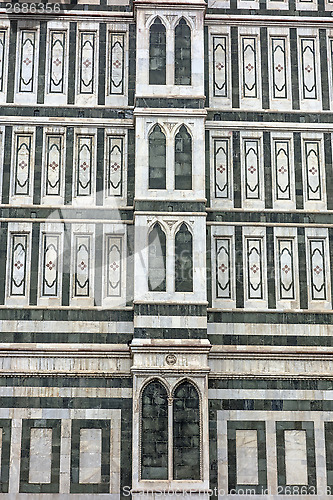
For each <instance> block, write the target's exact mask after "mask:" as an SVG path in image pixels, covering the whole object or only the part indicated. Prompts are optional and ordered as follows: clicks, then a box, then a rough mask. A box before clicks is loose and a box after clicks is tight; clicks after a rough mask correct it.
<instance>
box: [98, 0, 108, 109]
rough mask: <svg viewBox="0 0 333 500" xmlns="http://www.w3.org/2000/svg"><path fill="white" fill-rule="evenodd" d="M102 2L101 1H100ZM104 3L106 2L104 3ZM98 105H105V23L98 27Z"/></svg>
mask: <svg viewBox="0 0 333 500" xmlns="http://www.w3.org/2000/svg"><path fill="white" fill-rule="evenodd" d="M102 1H103V0H102ZM105 3H106V1H105ZM98 71H99V73H98V104H101V105H104V104H105V72H106V23H100V25H99V65H98Z"/></svg>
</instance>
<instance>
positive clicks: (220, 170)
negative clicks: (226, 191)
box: [217, 165, 226, 174]
mask: <svg viewBox="0 0 333 500" xmlns="http://www.w3.org/2000/svg"><path fill="white" fill-rule="evenodd" d="M217 170H218V172H220V173H221V174H223V172H225V170H226V168H225V167H224V166H223V165H219V166H218V167H217Z"/></svg>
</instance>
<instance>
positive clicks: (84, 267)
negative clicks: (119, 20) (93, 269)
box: [78, 260, 87, 271]
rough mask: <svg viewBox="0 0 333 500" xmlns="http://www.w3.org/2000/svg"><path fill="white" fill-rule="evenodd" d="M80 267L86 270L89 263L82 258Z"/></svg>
mask: <svg viewBox="0 0 333 500" xmlns="http://www.w3.org/2000/svg"><path fill="white" fill-rule="evenodd" d="M78 267H79V268H80V269H81V271H84V270H85V269H86V267H87V264H86V263H85V262H83V260H82V261H81V262H80V264H79V266H78Z"/></svg>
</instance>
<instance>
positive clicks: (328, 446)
mask: <svg viewBox="0 0 333 500" xmlns="http://www.w3.org/2000/svg"><path fill="white" fill-rule="evenodd" d="M324 425H325V450H326V473H327V488H328V492H327V493H328V494H332V493H333V422H325V423H324Z"/></svg>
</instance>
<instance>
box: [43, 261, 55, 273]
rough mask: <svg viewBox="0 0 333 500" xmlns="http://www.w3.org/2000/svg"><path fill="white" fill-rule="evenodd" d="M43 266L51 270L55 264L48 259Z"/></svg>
mask: <svg viewBox="0 0 333 500" xmlns="http://www.w3.org/2000/svg"><path fill="white" fill-rule="evenodd" d="M45 267H47V268H48V269H49V270H50V271H52V269H53V268H54V267H55V264H54V263H53V262H52V261H51V260H50V262H48V263H47V264H46V266H45Z"/></svg>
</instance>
